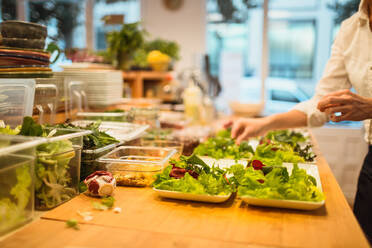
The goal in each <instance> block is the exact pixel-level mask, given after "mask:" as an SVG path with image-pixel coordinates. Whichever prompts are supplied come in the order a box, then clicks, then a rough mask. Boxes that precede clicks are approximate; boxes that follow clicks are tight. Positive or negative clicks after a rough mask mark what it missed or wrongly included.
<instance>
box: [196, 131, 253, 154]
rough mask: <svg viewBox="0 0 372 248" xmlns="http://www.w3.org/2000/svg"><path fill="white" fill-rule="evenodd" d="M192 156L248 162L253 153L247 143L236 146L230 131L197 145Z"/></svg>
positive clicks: (219, 133)
mask: <svg viewBox="0 0 372 248" xmlns="http://www.w3.org/2000/svg"><path fill="white" fill-rule="evenodd" d="M194 154H196V155H198V156H203V157H211V158H214V159H234V160H241V159H246V160H249V159H251V158H252V157H253V154H254V151H253V148H252V146H251V145H250V144H249V143H248V142H247V141H243V142H241V143H240V145H238V144H236V142H235V140H234V139H232V138H231V131H230V130H221V131H219V132H218V133H217V134H216V136H214V137H211V138H209V139H207V141H205V142H204V143H201V144H200V145H198V146H197V147H196V148H195V150H194Z"/></svg>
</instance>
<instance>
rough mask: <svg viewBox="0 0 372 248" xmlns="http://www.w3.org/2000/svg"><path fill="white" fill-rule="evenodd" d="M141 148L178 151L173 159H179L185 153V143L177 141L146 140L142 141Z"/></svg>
mask: <svg viewBox="0 0 372 248" xmlns="http://www.w3.org/2000/svg"><path fill="white" fill-rule="evenodd" d="M141 146H145V147H162V148H170V149H174V150H176V153H175V154H174V156H173V158H179V157H180V156H181V155H182V152H183V143H182V142H181V141H176V140H146V139H141Z"/></svg>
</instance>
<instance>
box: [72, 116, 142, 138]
mask: <svg viewBox="0 0 372 248" xmlns="http://www.w3.org/2000/svg"><path fill="white" fill-rule="evenodd" d="M92 122H94V121H88V120H81V121H73V122H72V124H73V125H75V126H77V127H86V126H88V125H89V124H91V123H92ZM148 127H149V126H147V125H139V124H133V123H127V122H121V123H119V122H111V121H103V122H101V124H100V126H99V130H100V131H103V132H106V133H107V134H109V135H111V136H112V137H114V138H115V139H117V140H119V141H120V142H128V141H131V140H134V139H137V138H140V137H142V136H143V135H144V134H145V131H146V130H147V129H148Z"/></svg>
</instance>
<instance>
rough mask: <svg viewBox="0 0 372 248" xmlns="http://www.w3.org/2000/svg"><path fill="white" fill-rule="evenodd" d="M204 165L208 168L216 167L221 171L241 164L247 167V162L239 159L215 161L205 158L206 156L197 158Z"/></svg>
mask: <svg viewBox="0 0 372 248" xmlns="http://www.w3.org/2000/svg"><path fill="white" fill-rule="evenodd" d="M199 158H201V159H202V160H203V161H204V163H206V164H207V165H209V166H210V167H212V166H216V167H219V168H221V169H226V168H230V167H231V166H232V165H234V164H242V165H244V166H247V164H248V160H244V159H240V160H234V159H227V158H221V159H215V158H212V157H207V156H199Z"/></svg>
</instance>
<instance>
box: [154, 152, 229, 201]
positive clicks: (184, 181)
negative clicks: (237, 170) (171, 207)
mask: <svg viewBox="0 0 372 248" xmlns="http://www.w3.org/2000/svg"><path fill="white" fill-rule="evenodd" d="M153 187H154V188H155V189H161V190H170V191H178V192H184V193H193V194H208V195H228V194H230V193H232V192H233V191H234V187H233V186H232V185H231V184H230V183H229V181H228V180H227V178H226V171H225V170H223V169H220V168H218V167H210V166H208V165H207V164H205V163H204V162H203V160H201V159H200V158H199V157H197V156H196V155H192V156H190V157H185V156H181V157H180V159H179V160H178V161H176V160H171V161H170V165H169V166H168V167H166V168H165V169H164V170H163V171H162V173H160V174H157V175H155V181H154V182H153Z"/></svg>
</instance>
